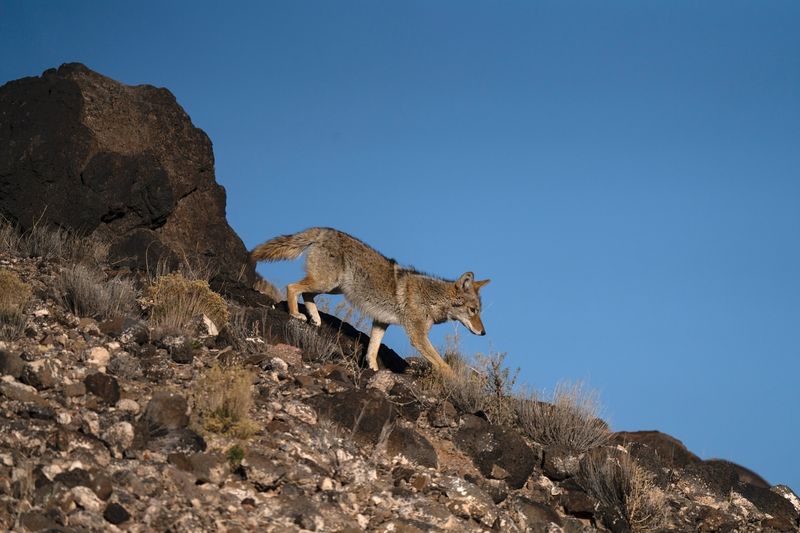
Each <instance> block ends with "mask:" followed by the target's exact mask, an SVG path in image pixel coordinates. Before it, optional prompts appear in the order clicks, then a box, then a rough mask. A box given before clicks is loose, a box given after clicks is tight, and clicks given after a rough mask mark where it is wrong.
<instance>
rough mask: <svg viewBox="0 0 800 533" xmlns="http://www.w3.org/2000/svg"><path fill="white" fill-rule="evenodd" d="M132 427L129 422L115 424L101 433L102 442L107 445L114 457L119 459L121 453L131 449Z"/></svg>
mask: <svg viewBox="0 0 800 533" xmlns="http://www.w3.org/2000/svg"><path fill="white" fill-rule="evenodd" d="M133 436H134V435H133V426H132V425H131V424H130V422H117V423H116V424H114V425H113V426H111V427H110V428H108V429H107V430H106V431H105V432H104V433H103V440H104V441H105V442H106V443H108V444H109V445H110V446H111V448H112V451H114V452H116V453H115V455H116V456H118V457H120V456H122V452H124V451H125V450H127V449H128V448H130V447H131V444H132V443H133Z"/></svg>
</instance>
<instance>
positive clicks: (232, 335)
mask: <svg viewBox="0 0 800 533" xmlns="http://www.w3.org/2000/svg"><path fill="white" fill-rule="evenodd" d="M227 332H228V338H229V341H230V343H231V344H232V346H233V348H234V349H235V350H236V351H238V352H241V353H261V352H263V351H264V347H265V345H266V344H273V332H272V326H271V324H269V321H268V320H267V311H266V309H262V310H261V311H260V313H259V314H258V315H257V316H254V313H252V312H250V313H248V312H247V311H246V310H245V309H242V308H241V307H238V306H232V308H231V312H230V319H229V322H228V328H227Z"/></svg>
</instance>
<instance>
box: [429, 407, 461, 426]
mask: <svg viewBox="0 0 800 533" xmlns="http://www.w3.org/2000/svg"><path fill="white" fill-rule="evenodd" d="M428 422H430V424H431V426H433V427H435V428H446V427H456V426H457V425H458V411H456V408H455V407H454V406H453V404H452V403H450V402H449V401H447V400H444V401H442V402H439V403H438V404H437V405H435V406H434V407H433V408H431V410H430V411H428Z"/></svg>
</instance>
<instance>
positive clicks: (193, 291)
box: [149, 274, 228, 333]
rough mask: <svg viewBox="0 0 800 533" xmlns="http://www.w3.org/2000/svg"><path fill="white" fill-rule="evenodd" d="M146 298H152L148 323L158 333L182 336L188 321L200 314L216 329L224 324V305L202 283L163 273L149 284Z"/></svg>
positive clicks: (222, 299) (226, 310) (215, 294)
mask: <svg viewBox="0 0 800 533" xmlns="http://www.w3.org/2000/svg"><path fill="white" fill-rule="evenodd" d="M149 295H150V297H151V298H152V299H153V307H152V308H151V310H150V322H151V324H152V325H153V327H154V328H155V329H157V330H160V331H162V332H168V333H184V332H185V330H186V329H187V328H188V327H189V326H190V324H191V321H192V319H193V318H194V317H196V316H197V315H203V314H204V315H206V316H207V317H208V318H210V319H211V321H212V322H214V324H215V325H216V326H217V327H218V328H220V329H221V328H223V327H225V326H226V325H227V324H228V304H227V303H226V302H225V299H224V298H223V297H222V296H220V295H219V294H217V293H216V292H214V291H212V290H211V288H210V287H209V286H208V282H207V281H205V280H199V279H194V280H191V279H187V278H186V277H184V276H183V275H182V274H166V275H164V276H159V277H158V278H156V279H155V281H154V282H153V283H152V284H151V285H150V288H149Z"/></svg>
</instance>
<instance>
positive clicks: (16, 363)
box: [0, 350, 25, 379]
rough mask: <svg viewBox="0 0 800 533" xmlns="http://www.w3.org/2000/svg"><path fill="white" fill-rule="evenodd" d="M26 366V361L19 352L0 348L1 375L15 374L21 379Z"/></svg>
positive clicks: (15, 376)
mask: <svg viewBox="0 0 800 533" xmlns="http://www.w3.org/2000/svg"><path fill="white" fill-rule="evenodd" d="M24 368H25V361H23V360H22V357H20V356H19V355H18V354H15V353H10V352H7V351H5V350H0V375H9V376H14V378H16V379H19V378H20V376H22V370H23V369H24Z"/></svg>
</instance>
